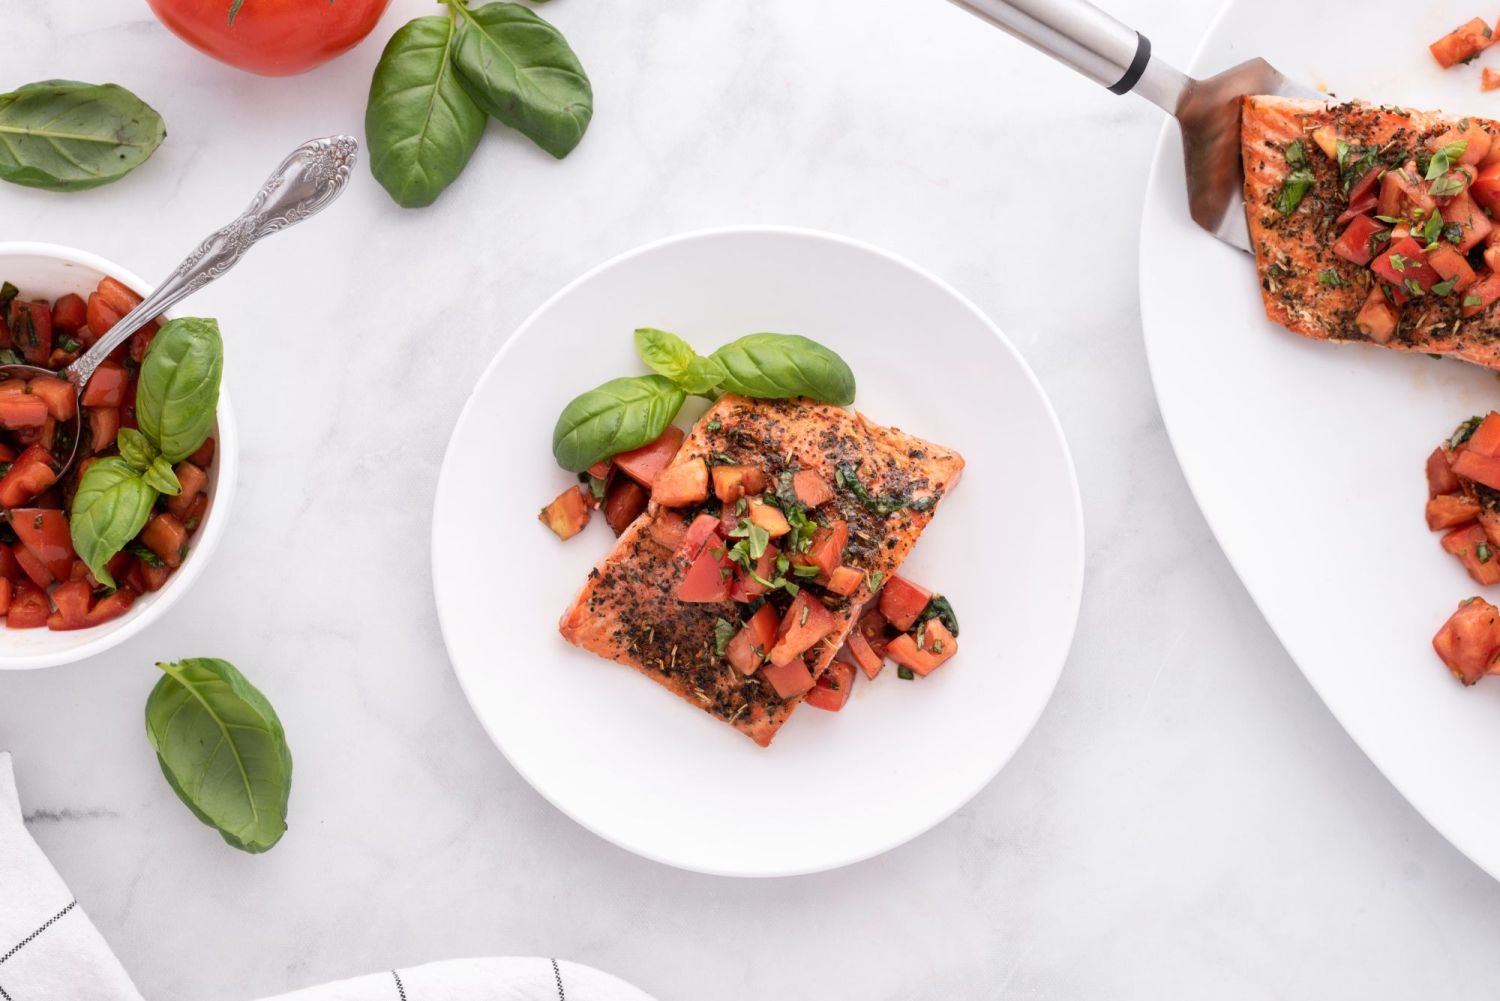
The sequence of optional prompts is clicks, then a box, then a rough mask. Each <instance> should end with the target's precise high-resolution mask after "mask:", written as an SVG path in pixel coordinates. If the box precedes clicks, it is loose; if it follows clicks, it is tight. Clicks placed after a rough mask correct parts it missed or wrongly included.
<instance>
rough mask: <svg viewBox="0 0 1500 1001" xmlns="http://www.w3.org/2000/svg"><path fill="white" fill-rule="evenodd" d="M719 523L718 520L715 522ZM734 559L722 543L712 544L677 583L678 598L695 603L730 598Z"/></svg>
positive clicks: (700, 554) (699, 555)
mask: <svg viewBox="0 0 1500 1001" xmlns="http://www.w3.org/2000/svg"><path fill="white" fill-rule="evenodd" d="M715 523H716V524H717V522H715ZM733 578H734V561H733V560H731V559H730V558H729V554H728V552H727V551H726V549H725V547H724V546H723V545H722V544H715V545H710V546H707V547H705V548H704V550H703V551H702V552H701V553H699V554H698V558H697V559H695V560H693V565H692V566H690V567H688V571H687V573H686V574H684V575H683V578H682V581H681V582H680V583H679V584H678V585H677V600H678V601H688V602H694V603H705V602H719V601H728V600H729V582H730V580H732V579H733Z"/></svg>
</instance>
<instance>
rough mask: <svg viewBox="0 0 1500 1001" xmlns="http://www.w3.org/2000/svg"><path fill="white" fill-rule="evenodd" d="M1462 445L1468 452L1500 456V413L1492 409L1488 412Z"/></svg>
mask: <svg viewBox="0 0 1500 1001" xmlns="http://www.w3.org/2000/svg"><path fill="white" fill-rule="evenodd" d="M1460 447H1461V448H1462V449H1463V450H1464V451H1466V452H1478V453H1479V454H1480V455H1488V456H1491V457H1492V458H1494V457H1500V413H1497V412H1495V411H1493V410H1491V411H1490V412H1489V413H1488V414H1486V415H1485V418H1484V420H1482V421H1480V422H1479V426H1478V427H1477V428H1475V429H1474V433H1473V434H1471V435H1469V440H1468V441H1466V442H1464V443H1463V445H1461V446H1460Z"/></svg>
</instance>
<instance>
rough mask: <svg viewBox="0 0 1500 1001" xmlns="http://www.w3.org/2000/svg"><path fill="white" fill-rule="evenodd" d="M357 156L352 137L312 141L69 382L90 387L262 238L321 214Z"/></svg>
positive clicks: (113, 331)
mask: <svg viewBox="0 0 1500 1001" xmlns="http://www.w3.org/2000/svg"><path fill="white" fill-rule="evenodd" d="M358 152H359V143H357V142H355V140H354V137H353V136H328V137H327V138H324V139H312V140H309V141H308V142H305V143H303V144H302V145H301V146H298V147H297V148H296V149H294V150H292V152H291V153H290V154H289V155H288V156H287V158H286V159H285V160H283V161H281V166H279V167H277V168H276V170H275V171H274V172H273V173H272V174H271V176H270V177H268V178H266V183H265V184H263V185H261V188H260V190H259V191H257V192H256V193H255V197H254V198H253V199H251V201H250V206H249V208H247V209H245V211H244V212H242V213H240V216H239V218H237V219H235V220H234V221H233V222H231V223H230V224H229V225H227V226H225V227H223V228H222V229H220V230H218V231H217V232H216V233H214V234H213V235H212V236H210V237H209V238H208V239H206V240H204V241H203V242H202V243H200V244H199V245H198V247H197V249H196V250H194V251H193V252H192V253H191V254H189V255H188V256H187V258H186V259H184V260H183V262H182V263H181V264H179V265H177V270H175V271H173V272H172V273H171V275H169V276H168V277H167V279H166V281H164V282H162V283H161V284H160V285H158V286H157V287H156V288H155V290H154V291H152V293H151V294H150V295H148V296H146V298H145V299H143V300H141V302H140V304H139V305H137V306H136V307H135V308H134V309H132V310H131V311H130V312H129V313H127V314H125V315H124V316H122V317H121V318H120V319H119V321H118V322H117V323H115V325H114V326H112V327H110V328H109V331H108V332H107V333H106V334H105V335H104V336H103V337H101V338H99V340H97V341H95V342H94V345H93V347H91V348H89V349H88V351H87V352H85V353H84V355H83V356H82V357H81V358H79V359H78V360H77V361H75V362H74V363H73V364H71V365H69V366H68V368H67V371H66V373H65V374H66V376H67V378H68V381H70V382H72V383H73V385H75V386H80V387H81V386H83V385H84V384H86V383H87V382H88V381H89V378H90V377H91V376H92V375H93V374H94V369H96V368H98V367H99V363H100V362H102V361H103V360H104V359H105V358H106V357H108V356H109V353H110V352H111V351H113V350H114V349H115V348H117V347H119V346H120V344H121V343H122V342H124V340H125V338H127V337H129V336H130V335H131V334H133V333H135V332H136V331H137V330H139V329H141V328H142V327H144V326H145V325H146V324H148V323H150V322H151V321H152V320H154V319H155V318H156V317H158V316H160V315H161V314H162V313H165V312H166V311H167V310H168V309H171V308H172V306H173V305H174V304H175V303H177V302H178V301H180V300H181V299H182V298H184V297H185V296H189V295H192V294H193V293H194V292H196V291H198V290H199V289H200V288H202V287H203V286H205V285H207V284H208V283H209V282H211V281H213V280H214V279H216V278H218V277H219V276H220V275H222V274H224V272H226V271H228V270H229V269H230V268H232V267H234V266H235V265H236V264H238V263H239V260H240V258H241V257H244V256H245V252H246V251H247V250H249V249H250V248H251V247H253V246H254V245H255V244H256V242H257V241H259V240H260V239H261V238H262V237H266V236H269V235H271V234H272V233H275V232H277V231H279V230H283V229H286V228H287V227H288V226H293V225H296V224H297V223H299V222H301V221H302V220H303V219H308V218H310V217H312V216H314V215H317V214H318V213H319V212H321V211H322V210H323V209H324V208H325V207H326V206H327V205H328V204H329V203H331V202H332V201H333V200H334V199H335V198H337V197H338V196H339V194H340V193H341V192H342V191H343V190H344V188H345V186H347V185H348V183H349V174H350V170H351V169H352V168H353V166H354V159H355V156H356V154H357V153H358Z"/></svg>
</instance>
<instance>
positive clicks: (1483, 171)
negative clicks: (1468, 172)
mask: <svg viewBox="0 0 1500 1001" xmlns="http://www.w3.org/2000/svg"><path fill="white" fill-rule="evenodd" d="M1492 150H1493V147H1492ZM1469 197H1470V198H1472V199H1474V200H1475V201H1476V202H1478V203H1479V204H1480V205H1483V206H1484V207H1485V208H1487V209H1489V210H1490V211H1491V212H1496V211H1500V160H1496V161H1493V162H1491V163H1487V164H1485V165H1484V166H1483V167H1480V168H1479V176H1477V177H1475V178H1474V180H1473V182H1472V183H1471V184H1470V185H1469Z"/></svg>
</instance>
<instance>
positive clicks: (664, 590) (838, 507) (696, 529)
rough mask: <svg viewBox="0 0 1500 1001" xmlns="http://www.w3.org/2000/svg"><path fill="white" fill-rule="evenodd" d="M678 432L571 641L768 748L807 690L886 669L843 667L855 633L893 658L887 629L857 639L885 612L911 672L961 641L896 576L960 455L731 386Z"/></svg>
mask: <svg viewBox="0 0 1500 1001" xmlns="http://www.w3.org/2000/svg"><path fill="white" fill-rule="evenodd" d="M674 433H675V435H676V437H673V438H671V439H670V442H669V450H668V451H667V452H666V455H665V457H664V458H663V462H664V465H663V467H662V468H660V469H659V471H655V472H654V473H653V475H652V476H651V477H650V482H651V487H650V502H649V504H647V505H646V507H645V509H644V510H643V511H642V512H641V513H640V515H639V516H638V517H636V518H635V519H634V520H633V521H631V522H630V523H629V525H628V527H625V528H624V529H623V532H622V534H621V535H620V537H619V539H618V540H617V541H616V543H615V545H614V548H613V549H612V550H611V551H610V552H609V554H608V555H607V556H606V557H605V558H604V559H603V560H602V561H601V562H600V563H599V564H598V565H597V566H596V567H595V568H594V569H593V570H592V571H590V573H589V576H588V579H587V581H586V582H585V584H584V586H583V589H582V591H581V592H580V593H579V595H578V597H577V599H576V600H575V601H574V603H573V605H572V606H571V607H570V608H569V609H568V611H567V612H566V613H565V614H564V616H563V619H562V622H561V631H562V634H563V636H564V637H565V638H566V639H567V640H568V641H569V642H570V643H573V644H576V645H577V646H579V647H582V648H584V649H586V650H590V651H592V652H594V653H596V654H598V655H599V656H601V657H605V658H608V659H610V660H614V661H618V662H619V663H621V664H626V665H628V666H630V667H633V668H635V669H636V670H637V671H640V672H641V673H642V674H644V675H646V676H647V677H648V678H650V679H652V680H653V681H655V682H657V683H658V684H660V685H662V686H663V687H665V688H667V689H668V690H669V691H672V692H674V693H675V694H677V695H678V696H680V697H681V698H683V699H684V700H686V701H687V702H689V703H691V704H693V705H695V706H697V707H699V708H700V709H702V710H704V711H705V712H708V713H709V714H711V715H713V716H715V717H717V718H718V719H720V720H722V721H724V722H726V723H728V724H730V725H731V726H733V727H735V728H736V729H737V730H739V731H740V732H741V733H743V734H745V735H746V736H748V737H750V738H751V739H752V740H754V741H755V742H756V743H757V744H760V745H761V746H767V745H769V744H770V743H771V740H772V738H773V737H774V736H775V735H776V732H777V730H779V729H780V727H781V726H782V724H784V723H785V722H786V721H787V718H788V717H789V716H790V715H791V714H792V712H793V710H795V709H796V708H797V706H798V705H799V704H800V703H801V702H803V701H804V699H808V698H818V697H820V696H821V697H824V698H832V697H833V696H832V695H829V694H828V693H829V688H828V686H827V684H826V682H827V678H826V677H825V676H826V675H830V674H833V673H835V672H845V673H843V674H842V675H841V676H842V677H843V679H844V681H843V684H844V686H845V687H844V689H843V697H844V698H847V685H848V684H850V683H852V681H853V677H852V675H853V672H854V667H855V664H856V663H858V664H859V665H860V666H861V667H864V669H865V672H866V674H867V675H869V676H870V677H873V676H874V674H875V673H878V671H879V669H880V666H881V664H882V663H883V659H882V658H880V657H875V658H873V665H872V664H869V663H866V662H864V661H861V660H856V661H850V662H845V661H843V660H841V661H839V662H838V663H835V662H834V658H835V655H837V654H838V653H839V652H840V650H841V649H842V648H844V647H845V644H846V642H850V643H851V649H852V648H854V647H858V649H859V650H860V651H861V652H867V651H869V649H870V645H871V643H873V644H874V645H875V646H877V647H882V652H884V651H883V643H884V640H883V638H882V636H881V635H879V634H878V633H871V635H870V637H869V642H866V640H865V638H864V637H863V636H862V635H861V631H862V630H863V629H864V628H865V625H866V623H867V622H868V620H869V619H870V617H871V616H878V614H879V613H878V612H875V611H874V609H876V608H877V607H887V610H889V611H891V620H890V621H891V624H892V625H894V626H895V627H896V628H897V629H899V630H908V629H911V628H913V627H914V626H915V628H917V630H918V632H917V639H916V640H915V647H914V648H913V640H912V638H911V636H908V635H906V634H905V633H903V634H902V635H900V636H897V637H896V638H895V639H894V640H892V641H891V645H892V647H893V649H892V650H891V656H893V657H895V658H896V659H897V660H898V663H901V664H902V667H901V671H902V674H903V677H909V676H910V674H909V673H908V672H909V670H910V668H909V667H908V666H907V664H911V665H914V666H915V668H916V670H917V672H918V673H921V674H925V673H926V670H923V667H924V666H927V665H931V666H936V664H937V663H941V662H942V661H943V660H945V659H947V657H949V656H951V655H952V653H953V652H954V651H955V650H956V641H955V640H953V639H952V637H951V635H949V630H948V629H947V628H946V627H945V626H944V623H943V621H942V620H940V619H936V618H935V619H933V620H932V621H930V622H927V623H926V624H925V626H924V625H923V624H921V623H920V622H919V615H920V613H922V612H923V611H924V609H926V608H927V607H928V605H929V603H930V599H932V597H933V596H932V595H931V594H930V593H928V592H926V591H923V590H921V589H920V588H914V586H913V585H910V583H909V582H905V581H901V579H900V578H898V577H897V576H896V571H897V570H898V569H899V567H900V566H901V563H902V561H903V560H905V558H906V556H907V554H908V553H909V552H910V551H911V549H912V547H913V546H914V545H915V544H916V542H917V539H918V538H919V537H920V536H921V534H922V531H923V529H925V528H926V527H927V525H928V524H929V523H930V522H931V521H932V518H933V516H934V514H935V513H936V511H937V508H938V507H939V505H940V504H941V501H942V499H943V497H944V496H946V495H947V493H948V491H949V490H951V489H952V488H953V486H954V484H955V483H956V482H957V481H958V478H959V474H960V472H961V471H962V469H963V464H964V462H963V459H962V458H961V457H960V456H959V455H958V454H957V453H956V452H954V451H952V450H951V449H947V448H943V447H942V446H939V445H934V444H932V443H931V442H927V441H924V440H922V439H920V438H917V437H914V436H912V435H909V434H906V433H904V432H902V431H900V430H897V429H895V428H889V427H882V426H880V425H878V424H875V423H873V422H871V421H869V420H867V419H866V418H865V417H864V416H863V415H861V414H858V413H854V412H851V411H848V410H845V409H844V408H842V407H838V406H833V405H830V404H825V403H817V402H813V401H811V400H808V399H748V398H746V397H744V396H739V395H736V394H733V393H729V394H726V395H724V396H722V397H721V398H720V399H719V400H718V401H717V402H716V403H715V404H714V405H713V406H712V407H711V408H710V409H709V410H708V411H707V412H706V413H704V414H703V416H702V417H701V418H699V419H698V421H697V423H696V424H694V426H693V428H692V430H691V431H690V432H689V433H688V434H687V436H686V438H685V439H681V445H680V447H678V448H676V449H675V454H674V452H673V451H671V450H670V445H673V444H675V442H676V441H677V440H678V439H679V438H680V437H681V432H674ZM632 461H633V460H632V459H631V457H629V456H619V457H616V460H615V462H616V465H617V466H622V467H624V468H629V467H630V464H631V462H632ZM897 582H899V583H897ZM888 584H889V585H892V586H891V587H889V589H888V588H887V585H888ZM867 609H869V610H870V611H867ZM908 611H909V612H910V615H909V616H908V614H907V612H908ZM879 625H880V627H881V628H885V627H886V620H885V619H884V618H881V619H880V623H879ZM856 627H859V628H856ZM851 637H852V639H851ZM945 639H946V649H945ZM898 643H899V644H903V646H902V647H901V648H897V644H898ZM901 649H904V650H905V651H906V653H905V656H906V657H907V659H906V660H903V659H902V657H901V656H900V652H901ZM927 669H929V670H930V667H928V668H927ZM820 679H824V680H823V683H822V686H821V687H820ZM838 704H839V705H842V702H841V701H840V702H839V703H838ZM825 707H827V708H834V707H833V706H825Z"/></svg>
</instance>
